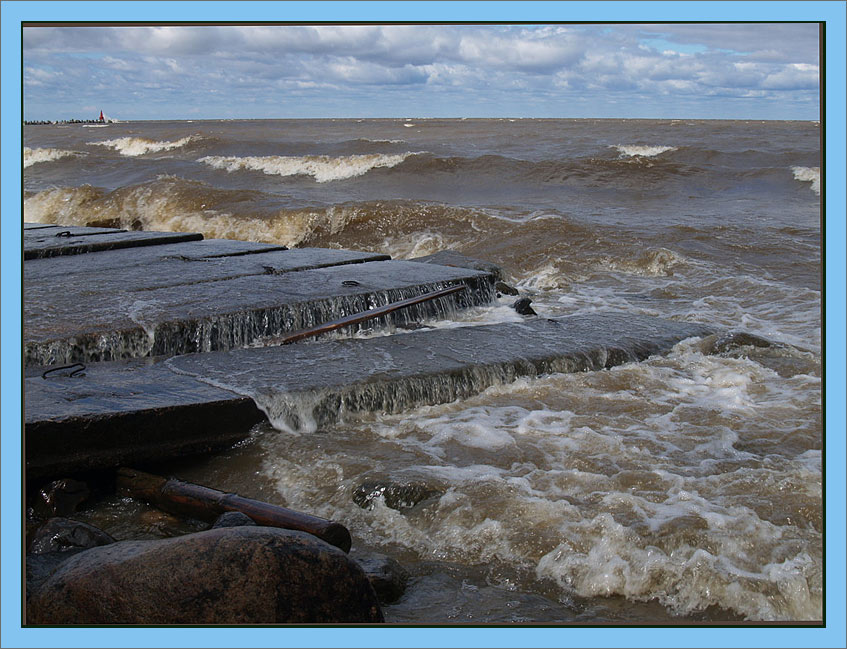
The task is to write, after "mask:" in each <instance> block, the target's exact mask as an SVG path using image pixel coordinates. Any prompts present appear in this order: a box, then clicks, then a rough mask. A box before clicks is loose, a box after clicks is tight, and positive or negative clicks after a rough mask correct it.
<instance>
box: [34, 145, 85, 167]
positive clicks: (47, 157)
mask: <svg viewBox="0 0 847 649" xmlns="http://www.w3.org/2000/svg"><path fill="white" fill-rule="evenodd" d="M83 155H85V154H84V153H81V152H80V151H66V150H64V149H52V148H43V149H30V148H29V147H24V156H23V157H24V168H26V167H30V166H32V165H34V164H37V163H39V162H52V161H54V160H59V159H60V158H67V157H70V156H83Z"/></svg>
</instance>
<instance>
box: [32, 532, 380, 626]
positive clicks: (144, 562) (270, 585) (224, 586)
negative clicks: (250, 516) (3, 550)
mask: <svg viewBox="0 0 847 649" xmlns="http://www.w3.org/2000/svg"><path fill="white" fill-rule="evenodd" d="M382 621H383V616H382V611H381V610H380V608H379V604H378V602H377V597H376V594H375V593H374V590H373V588H372V587H371V585H370V583H369V582H368V579H367V577H366V576H365V574H364V572H363V571H362V569H361V568H360V567H359V566H358V564H356V562H355V561H353V560H352V559H350V558H349V557H348V556H347V555H346V554H345V553H344V552H342V551H341V550H339V549H338V548H336V547H334V546H332V545H329V544H328V543H325V542H323V541H321V540H320V539H318V538H316V537H314V536H312V535H310V534H306V533H303V532H296V531H291V530H283V529H279V528H270V527H230V528H218V529H211V530H208V531H205V532H198V533H196V534H188V535H185V536H181V537H175V538H171V539H157V540H149V541H122V542H118V543H113V544H111V545H105V546H101V547H96V548H92V549H90V550H86V551H84V552H80V553H79V554H77V555H75V556H73V557H71V558H69V559H68V560H67V561H65V562H64V563H63V564H62V565H61V566H60V567H59V568H58V569H57V570H56V571H55V572H54V573H53V574H52V575H51V576H50V578H49V579H47V581H45V582H44V584H43V585H41V587H40V588H39V589H38V590H37V592H35V593H33V594H32V596H31V598H30V600H29V602H28V606H27V623H28V624H86V625H89V624H275V623H350V622H364V623H367V622H371V623H373V622H382Z"/></svg>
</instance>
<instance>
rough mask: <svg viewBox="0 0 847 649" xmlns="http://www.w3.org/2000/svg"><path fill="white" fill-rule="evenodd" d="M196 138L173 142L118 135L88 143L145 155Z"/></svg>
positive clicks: (124, 152)
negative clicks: (117, 136)
mask: <svg viewBox="0 0 847 649" xmlns="http://www.w3.org/2000/svg"><path fill="white" fill-rule="evenodd" d="M196 139H197V138H196V137H195V136H193V135H189V136H187V137H183V138H180V139H178V140H176V141H174V142H169V141H167V140H162V141H155V140H149V139H147V138H144V137H119V138H115V139H114V140H104V141H102V142H89V143H88V144H91V145H96V146H105V147H110V148H112V149H115V150H116V151H117V152H118V153H120V154H121V155H125V156H129V157H135V156H140V155H145V154H147V153H159V152H161V151H171V150H173V149H178V148H180V147H183V146H185V145H186V144H188V143H189V142H193V141H194V140H196Z"/></svg>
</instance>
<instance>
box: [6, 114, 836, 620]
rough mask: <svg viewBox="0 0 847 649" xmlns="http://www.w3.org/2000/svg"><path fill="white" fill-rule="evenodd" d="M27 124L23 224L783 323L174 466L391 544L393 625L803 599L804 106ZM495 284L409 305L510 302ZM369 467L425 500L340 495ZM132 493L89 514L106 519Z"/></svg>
mask: <svg viewBox="0 0 847 649" xmlns="http://www.w3.org/2000/svg"><path fill="white" fill-rule="evenodd" d="M24 140H25V148H24V151H23V164H24V184H25V201H24V220H26V221H36V222H50V223H60V224H66V225H69V224H79V225H109V226H120V227H124V228H134V229H148V230H174V231H198V232H202V233H203V234H204V235H206V236H207V237H221V238H237V239H246V240H256V241H266V242H273V243H282V244H285V245H288V246H321V247H336V248H351V249H360V250H371V251H376V252H384V253H388V254H390V255H392V256H393V257H395V258H401V259H402V258H409V257H415V256H420V255H425V254H429V253H432V252H436V251H438V250H441V249H447V248H450V249H454V250H458V251H460V252H462V253H465V254H467V255H472V256H476V257H480V258H483V259H487V260H489V261H493V262H496V263H498V264H500V265H501V266H502V267H503V268H504V270H505V273H506V275H507V276H508V280H509V282H510V283H511V284H513V285H514V286H516V287H517V288H518V289H519V290H520V291H521V293H522V294H524V295H528V296H529V297H531V298H532V300H533V303H532V306H533V308H534V309H535V310H536V311H537V312H538V313H539V314H540V315H542V316H556V315H567V314H576V313H589V312H593V311H600V310H613V311H619V312H621V311H622V312H629V313H640V314H646V315H655V316H661V317H667V318H671V319H677V320H684V321H692V322H702V323H705V324H709V325H712V326H716V327H719V328H722V329H727V330H743V331H747V332H750V333H753V334H756V335H758V336H761V337H764V338H766V339H768V340H770V341H773V342H774V343H776V345H774V346H772V347H768V348H763V347H752V346H740V347H733V348H730V349H726V350H723V351H721V352H720V353H707V352H708V351H710V350H709V349H708V341H703V340H688V341H684V342H682V343H680V344H679V345H677V346H676V347H675V348H674V350H673V351H672V352H671V353H670V354H669V355H667V356H664V357H656V358H651V359H648V360H647V361H645V362H642V363H634V364H628V365H624V366H620V367H617V368H614V369H612V370H608V371H602V372H589V373H581V374H571V375H564V374H563V375H551V376H547V377H542V378H537V379H532V380H528V379H524V380H520V381H518V382H516V383H514V384H510V385H506V386H498V387H495V388H491V389H489V390H488V391H486V392H485V393H483V394H481V395H479V396H477V397H474V398H471V399H468V400H464V401H456V402H453V403H450V404H446V405H441V406H430V407H424V408H417V409H412V410H409V411H407V412H404V413H402V414H400V415H385V414H372V415H360V416H356V417H352V416H348V417H347V418H345V420H343V421H342V422H340V423H338V424H334V425H332V426H331V427H328V428H326V429H321V430H316V431H277V430H274V429H273V428H271V427H270V425H262V426H259V427H257V428H256V429H255V430H254V431H253V436H252V437H251V439H250V440H249V441H247V442H245V443H243V444H241V445H239V446H238V447H236V448H233V449H231V450H229V451H227V452H226V453H222V454H220V455H218V456H215V457H213V458H207V459H204V460H200V461H192V462H184V463H181V464H180V465H179V466H178V467H176V468H175V469H174V472H177V473H178V474H179V475H180V477H183V478H185V479H189V480H194V481H197V482H201V483H203V484H208V485H209V486H214V487H216V488H219V489H224V490H230V491H237V492H239V493H241V494H243V495H246V496H254V497H260V498H263V499H265V500H271V501H274V502H278V503H280V504H285V505H287V506H289V507H291V508H294V509H300V510H303V511H309V512H312V513H315V514H317V515H320V516H324V517H328V518H333V519H335V520H338V521H340V522H342V523H344V524H345V525H347V526H348V527H349V528H350V530H351V532H352V534H353V536H354V544H355V545H358V546H360V547H362V548H365V549H368V550H373V551H379V552H383V553H386V554H389V555H390V556H392V557H394V558H396V559H398V560H399V561H400V562H401V563H402V564H403V565H404V566H406V567H407V569H408V570H410V572H411V573H412V575H413V579H412V582H411V584H410V587H409V589H408V591H407V593H406V595H405V596H404V597H403V598H402V599H401V600H400V601H399V602H397V603H395V604H393V605H389V606H387V607H386V608H385V612H386V616H387V618H388V620H389V621H392V622H412V623H442V622H446V623H450V622H470V623H480V624H484V623H501V622H544V623H549V622H572V621H579V622H586V621H588V622H600V623H604V622H633V621H637V622H640V621H646V622H659V623H664V622H674V621H700V620H712V621H714V620H757V621H759V620H763V621H780V620H819V619H821V617H822V596H823V595H822V591H823V588H822V580H823V551H822V538H823V536H822V535H823V525H824V520H823V509H822V497H823V494H822V482H821V474H822V462H823V457H822V451H823V439H822V437H823V425H822V413H821V393H822V391H821V376H822V374H821V276H820V264H821V227H820V224H821V221H820V200H821V197H820V193H821V179H820V139H819V125H818V124H817V123H814V122H740V121H689V120H663V121H651V120H421V119H409V120H314V121H310V120H296V121H284V120H283V121H203V122H200V121H197V122H188V121H182V122H132V123H120V124H109V125H105V126H97V127H93V128H92V125H80V124H58V125H37V126H27V127H25V130H24ZM513 300H514V298H510V297H508V296H504V297H502V298H500V299H499V300H498V302H497V303H495V304H494V305H492V306H490V307H485V308H478V309H474V310H472V311H470V312H467V313H464V314H461V315H460V316H457V317H456V318H455V319H453V320H451V321H443V320H442V321H433V322H429V323H426V324H429V325H431V326H473V325H475V324H483V323H490V322H502V321H514V320H519V319H521V318H522V316H520V315H518V314H517V313H516V312H515V311H514V310H513V309H511V307H510V304H511V302H512V301H513ZM516 344H517V343H516ZM177 469H178V470H177ZM374 482H382V483H386V482H392V483H397V484H409V483H410V484H415V485H423V486H425V490H426V493H427V494H429V495H428V496H427V497H426V498H424V499H423V500H422V501H420V502H418V503H417V504H415V505H414V506H411V507H404V506H398V505H397V503H392V502H389V499H388V498H385V497H384V496H378V495H377V496H376V497H374V498H372V499H371V500H370V501H369V503H366V504H369V508H362V507H360V506H359V504H357V503H356V502H355V501H354V496H356V495H357V494H358V493H361V487H362V485H363V484H370V483H374ZM359 500H361V498H359ZM389 505H392V506H389ZM130 509H131V506H130V505H129V504H127V503H121V502H113V503H108V504H106V505H104V506H103V508H102V509H101V511H100V512H99V513H94V514H92V516H95V518H96V517H97V516H99V517H100V520H101V521H108V520H113V521H114V522H113V531H114V532H115V533H116V535H117V536H120V535H121V534H125V535H129V534H131V533H133V532H132V531H131V530H129V529H126V530H122V529H121V527H120V523H119V522H117V521H118V520H119V519H120V518H121V517H122V516H121V515H123V518H127V517H128V514H129V513H131V512H130V511H129V510H130ZM104 524H105V523H104Z"/></svg>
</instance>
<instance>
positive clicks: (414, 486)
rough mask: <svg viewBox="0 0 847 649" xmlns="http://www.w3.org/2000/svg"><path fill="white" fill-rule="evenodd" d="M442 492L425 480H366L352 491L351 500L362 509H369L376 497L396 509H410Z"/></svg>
mask: <svg viewBox="0 0 847 649" xmlns="http://www.w3.org/2000/svg"><path fill="white" fill-rule="evenodd" d="M443 493H444V492H443V491H442V490H440V489H436V488H435V487H432V486H431V485H428V484H426V483H425V482H405V483H394V482H390V481H388V480H366V481H365V482H363V483H362V484H360V485H359V486H358V487H356V489H355V490H354V491H353V502H354V503H356V504H357V505H358V506H359V507H361V508H362V509H371V508H372V507H373V502H374V500H376V499H377V498H380V497H381V498H383V500H384V501H385V506H386V507H390V508H391V509H396V510H397V511H404V510H407V509H411V508H412V507H414V506H415V505H417V504H418V503H420V502H422V501H424V500H427V499H429V498H433V497H435V496H441V495H442V494H443Z"/></svg>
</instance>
